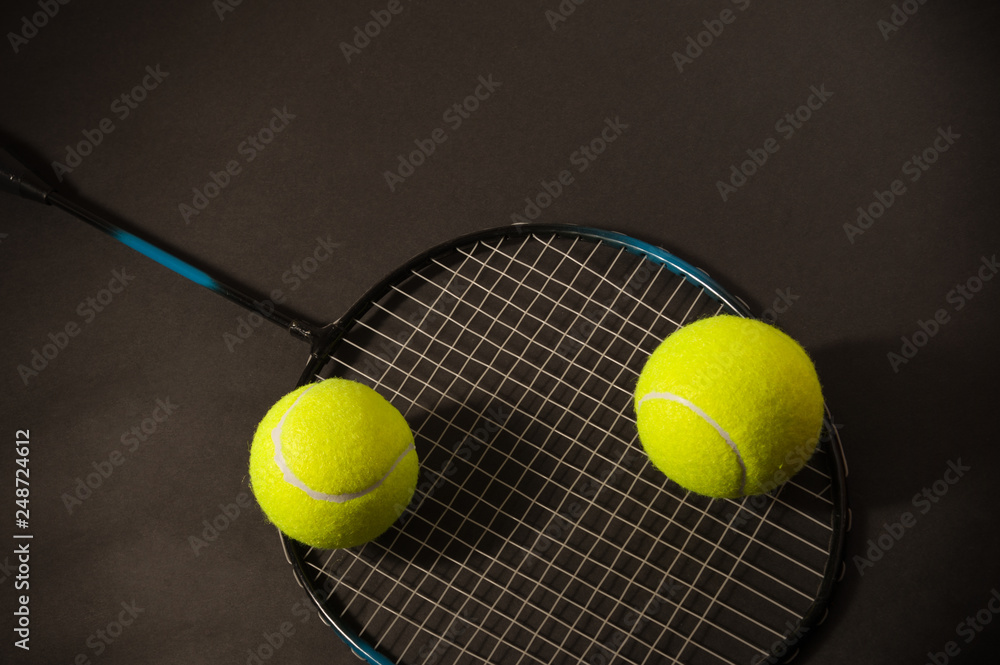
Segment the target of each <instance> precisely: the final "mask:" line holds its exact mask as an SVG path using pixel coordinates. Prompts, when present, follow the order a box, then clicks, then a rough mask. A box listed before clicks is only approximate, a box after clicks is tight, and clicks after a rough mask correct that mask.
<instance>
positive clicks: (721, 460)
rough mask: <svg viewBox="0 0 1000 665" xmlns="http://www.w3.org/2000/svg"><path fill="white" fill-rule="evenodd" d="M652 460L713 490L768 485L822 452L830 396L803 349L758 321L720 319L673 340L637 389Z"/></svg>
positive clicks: (756, 489) (744, 491)
mask: <svg viewBox="0 0 1000 665" xmlns="http://www.w3.org/2000/svg"><path fill="white" fill-rule="evenodd" d="M635 411H636V418H637V420H636V426H637V429H638V431H639V439H640V441H641V442H642V446H643V448H644V449H645V450H646V453H647V454H648V455H649V458H650V460H651V461H652V462H653V464H654V465H655V466H656V467H657V468H659V469H660V470H661V471H662V472H663V473H664V474H666V475H667V477H668V478H670V479H671V480H673V481H675V482H676V483H677V484H678V485H680V486H681V487H683V488H685V489H688V490H690V491H692V492H695V493H697V494H703V495H705V496H710V497H716V498H720V497H726V498H737V497H741V496H749V495H754V494H764V493H767V492H770V491H771V490H773V489H774V488H776V487H777V486H778V485H780V484H782V483H783V482H785V481H787V480H788V479H789V478H791V477H792V476H794V475H795V474H796V473H797V472H798V471H799V470H800V469H801V468H802V467H803V466H805V464H806V462H808V461H809V458H810V457H811V456H812V454H813V452H814V450H815V449H816V444H817V443H818V441H819V435H820V430H821V428H822V426H823V413H824V406H823V395H822V392H821V389H820V384H819V378H818V377H817V376H816V368H815V367H814V366H813V363H812V361H811V360H810V359H809V356H808V355H807V354H806V352H805V350H804V349H803V348H802V347H801V346H799V344H798V343H797V342H796V341H795V340H793V339H792V338H791V337H789V336H788V335H786V334H785V333H783V332H781V331H780V330H778V329H777V328H774V327H772V326H769V325H768V324H766V323H763V322H761V321H756V320H754V319H744V318H741V317H738V316H728V315H721V316H714V317H710V318H706V319H701V320H699V321H696V322H694V323H692V324H689V325H687V326H684V327H682V328H680V329H679V330H677V331H676V332H674V333H673V334H671V335H670V336H669V337H667V338H666V339H665V340H664V341H663V343H661V344H660V346H659V347H658V348H657V349H656V350H655V351H654V352H653V354H652V355H651V356H650V357H649V359H648V360H647V361H646V364H645V366H644V367H643V369H642V373H641V374H640V376H639V381H638V383H637V384H636V389H635Z"/></svg>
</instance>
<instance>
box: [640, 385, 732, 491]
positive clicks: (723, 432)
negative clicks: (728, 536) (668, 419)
mask: <svg viewBox="0 0 1000 665" xmlns="http://www.w3.org/2000/svg"><path fill="white" fill-rule="evenodd" d="M649 399H666V400H670V401H671V402H677V403H678V404H681V405H683V406H686V407H687V408H688V409H690V410H691V411H693V412H694V413H695V414H697V415H698V416H699V417H700V418H701V419H702V420H704V421H705V422H706V423H708V424H709V425H711V426H712V427H713V428H714V429H715V431H716V432H718V433H719V436H721V437H722V438H723V439H724V440H725V441H726V443H727V444H729V447H730V448H732V450H733V453H734V454H735V455H736V461H737V462H739V463H740V473H741V476H740V496H744V491H745V490H746V485H747V466H746V464H744V462H743V455H740V449H739V447H738V446H737V445H736V442H735V441H733V439H732V437H731V436H729V433H728V432H727V431H726V430H724V429H722V426H721V425H720V424H719V423H717V422H715V420H714V419H713V418H712V416H710V415H708V414H707V413H705V412H704V411H702V410H701V408H700V407H699V406H698V405H697V404H695V403H694V402H692V401H691V400H689V399H685V398H683V397H681V396H680V395H675V394H673V393H657V392H654V393H646V394H645V395H643V397H642V399H640V400H639V406H638V407H636V411H637V412H638V410H639V409H641V408H642V405H643V404H644V403H645V402H646V400H649Z"/></svg>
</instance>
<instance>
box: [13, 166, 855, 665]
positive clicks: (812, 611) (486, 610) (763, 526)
mask: <svg viewBox="0 0 1000 665" xmlns="http://www.w3.org/2000/svg"><path fill="white" fill-rule="evenodd" d="M12 164H13V166H9V167H8V168H6V169H5V174H4V176H3V178H2V179H0V185H3V187H4V188H5V189H8V190H10V191H13V192H15V193H18V194H20V195H22V196H26V197H27V198H31V199H33V200H36V201H40V202H44V203H48V204H51V205H55V206H57V207H60V208H62V209H64V210H66V211H68V212H70V213H72V214H74V215H75V216H77V217H79V218H81V219H83V220H84V221H87V222H88V223H90V224H92V225H94V226H96V227H98V228H100V229H101V230H104V231H105V232H108V233H111V234H112V235H113V236H115V237H116V238H118V239H119V240H122V241H123V242H125V243H126V244H128V245H130V246H132V247H133V248H135V249H137V250H138V251H140V252H142V253H143V254H146V255H147V256H149V257H150V258H152V259H154V260H156V261H158V262H160V263H161V264H163V265H165V266H167V267H169V268H171V269H173V270H175V271H176V272H178V273H180V274H182V275H184V276H185V277H188V278H189V279H192V280H194V281H196V282H198V283H199V284H202V285H204V286H206V287H208V288H210V289H212V290H214V291H216V292H218V293H220V294H221V295H223V296H225V297H227V298H229V299H230V300H232V301H234V302H237V303H238V304H240V305H242V306H244V307H247V308H248V309H251V310H254V311H257V312H258V313H259V314H261V315H262V316H264V317H265V318H267V319H268V320H271V321H272V322H274V323H276V324H278V325H281V326H283V327H284V328H286V329H288V330H290V331H291V332H293V333H294V334H295V335H296V336H298V337H301V338H303V339H305V340H307V341H308V342H309V343H310V344H311V352H310V356H309V359H308V361H307V365H306V368H305V371H304V372H303V374H302V376H301V378H300V381H299V385H305V384H307V383H311V382H314V381H317V380H321V379H324V378H327V377H333V376H338V377H343V378H348V379H353V380H357V381H361V382H363V383H366V384H368V385H370V386H372V387H373V388H375V389H376V390H378V391H379V392H380V393H381V394H382V395H383V396H384V397H386V398H387V399H388V400H389V401H390V402H392V404H393V405H394V406H396V408H398V409H399V410H400V411H401V412H402V413H403V414H404V416H406V418H407V421H408V422H409V424H410V426H411V428H412V429H413V432H414V436H415V439H416V447H417V452H418V454H419V456H420V460H421V473H420V479H419V483H418V487H417V491H416V493H415V495H414V498H413V501H412V502H411V504H410V506H409V507H408V508H407V510H406V511H405V512H403V513H402V514H400V516H399V519H398V520H397V521H396V522H395V524H394V525H393V526H392V527H391V528H390V529H389V530H388V531H387V532H386V533H385V534H383V535H382V536H381V537H379V538H378V539H376V540H375V541H373V542H371V543H368V544H366V545H364V546H361V547H358V548H354V549H350V550H318V549H313V548H309V547H307V546H305V545H302V544H300V543H298V542H296V541H294V540H291V539H289V538H287V537H284V536H282V537H281V542H282V545H283V548H284V551H285V555H286V558H287V559H288V562H289V563H290V565H291V566H292V568H293V571H294V575H295V579H296V580H297V582H298V583H299V584H300V585H301V586H302V587H303V588H304V589H305V590H306V591H307V592H308V594H309V596H310V597H311V598H312V600H313V602H314V603H315V604H316V608H317V610H318V612H319V616H320V617H321V619H322V620H323V621H324V622H325V623H326V624H328V625H330V626H331V627H333V628H334V630H335V631H336V632H337V633H338V634H339V635H340V637H341V638H342V639H343V640H344V641H345V642H346V643H347V644H348V645H349V646H350V647H351V648H352V649H353V650H354V652H355V653H356V654H358V655H359V656H360V657H362V658H363V659H365V660H367V661H368V662H369V663H373V664H376V665H387V664H401V665H402V664H406V665H411V664H412V665H418V664H428V665H431V664H438V663H442V664H453V663H463V664H464V663H470V664H471V663H504V664H506V663H587V664H594V665H601V664H606V663H613V662H614V663H633V664H636V665H639V664H644V663H663V662H667V663H691V664H695V665H697V664H701V663H705V664H713V663H715V664H717V663H724V664H729V665H752V664H755V663H763V662H783V661H785V660H787V659H789V658H790V657H792V656H794V655H795V654H796V653H797V652H798V650H799V646H800V644H801V642H802V640H803V639H804V638H806V637H808V636H809V635H810V634H811V633H812V632H814V628H815V627H816V626H817V625H818V624H820V623H821V622H822V621H823V619H824V618H825V616H826V612H827V606H828V602H829V599H830V595H831V592H832V590H833V587H834V585H835V582H836V580H837V579H838V578H839V576H840V575H842V574H843V571H844V563H843V560H842V551H843V543H844V537H845V533H846V530H847V525H848V522H849V513H848V509H847V502H846V488H845V479H846V475H847V468H846V462H845V460H844V457H843V452H842V449H841V445H840V440H839V437H838V434H837V432H836V429H835V428H834V427H833V426H832V424H831V423H832V419H831V418H830V417H829V414H827V418H826V421H825V423H824V428H823V432H822V436H821V439H820V443H819V446H818V449H817V452H816V453H815V455H814V456H813V458H812V459H811V460H810V462H809V463H808V465H807V466H806V467H805V468H804V469H803V470H802V471H801V472H800V473H799V474H798V475H796V476H795V478H793V479H792V480H791V481H789V482H788V483H786V484H784V485H782V486H781V487H780V488H778V489H777V490H776V491H774V492H773V493H772V494H770V495H766V496H760V497H751V498H746V499H743V500H726V499H720V500H711V499H707V498H704V497H701V496H698V495H694V494H691V493H688V492H687V491H685V490H683V489H681V488H680V487H679V486H677V485H676V484H674V483H673V482H671V481H669V480H668V479H667V478H665V477H664V476H663V475H662V474H661V473H660V472H659V471H658V470H656V469H655V468H654V467H653V466H652V465H651V464H650V463H649V462H648V460H647V458H646V456H645V454H644V453H643V452H642V449H641V447H640V445H639V444H638V441H637V435H636V428H635V415H634V412H633V408H632V391H633V388H634V385H635V382H636V379H637V377H638V374H639V372H640V370H641V369H642V365H643V363H644V361H645V359H646V358H647V356H648V355H649V354H650V353H651V352H652V350H653V349H654V348H656V346H657V345H658V344H659V342H660V341H662V339H663V338H664V337H666V336H667V335H668V334H670V333H671V332H673V331H674V330H676V329H677V328H678V327H680V326H682V325H685V324H687V323H690V322H692V321H694V320H696V319H698V318H701V317H705V316H711V315H715V314H721V313H729V314H736V315H740V316H749V311H748V308H747V307H746V306H745V305H744V304H743V303H742V302H740V301H739V300H738V299H736V298H734V297H732V296H731V295H729V294H728V293H727V292H726V291H725V290H724V289H723V288H721V287H720V286H719V285H718V284H716V283H715V282H714V281H713V280H712V279H711V278H710V277H709V276H708V275H706V274H705V273H704V272H702V271H700V270H698V269H697V268H694V267H692V266H690V265H688V264H687V263H685V262H684V261H682V260H680V259H678V258H677V257H675V256H673V255H671V254H669V253H668V252H666V251H664V250H663V249H660V248H659V247H656V246H653V245H651V244H648V243H645V242H642V241H639V240H635V239H633V238H629V237H627V236H624V235H622V234H619V233H613V232H607V231H600V230H595V229H586V228H580V227H571V226H541V225H523V226H512V227H505V228H498V229H493V230H489V231H483V232H480V233H476V234H472V235H469V236H465V237H462V238H458V239H456V240H453V241H451V242H448V243H446V244H444V245H441V246H439V247H436V248H434V249H432V250H430V251H427V252H425V253H424V254H422V255H420V256H418V257H416V258H414V259H412V260H411V261H410V262H408V263H407V264H406V265H404V266H402V267H400V268H399V269H397V270H396V271H394V272H393V273H392V274H390V275H388V276H387V277H386V278H385V279H383V280H382V281H381V282H379V283H378V284H377V285H375V286H374V287H373V288H372V289H371V290H370V291H369V292H368V293H367V294H366V295H365V296H364V297H363V298H362V299H361V300H360V301H358V302H357V303H356V304H355V305H354V306H353V307H352V308H351V309H350V310H349V311H348V312H347V313H346V314H345V315H344V316H343V317H342V318H341V319H340V320H339V321H337V322H334V323H331V324H329V325H326V326H317V325H314V324H310V323H308V322H303V321H299V320H296V319H294V318H293V317H290V316H287V315H285V314H283V313H281V312H280V311H279V310H277V309H276V308H275V309H272V308H268V311H266V312H265V311H262V310H261V308H260V307H259V306H258V305H257V304H256V301H255V300H254V299H253V298H250V297H249V296H247V295H245V294H242V293H240V292H239V291H237V290H236V289H233V288H231V287H229V286H226V285H224V284H223V283H222V282H220V281H219V280H217V279H215V278H213V277H211V276H209V275H208V274H207V273H205V272H203V271H201V270H198V269H196V268H194V267H192V266H190V265H189V264H187V263H184V262H182V261H180V260H178V259H176V258H174V257H172V256H171V255H169V254H167V253H166V252H164V251H163V250H161V249H159V248H157V247H155V246H153V245H151V244H150V243H148V242H146V241H144V240H142V239H140V238H139V237H137V236H135V235H133V234H131V233H127V232H125V231H123V230H121V229H118V228H117V227H115V226H113V225H111V224H110V223H108V222H106V221H105V220H102V219H100V218H99V217H97V216H96V215H94V214H93V213H91V212H89V211H88V210H86V209H85V208H83V207H82V206H80V205H79V204H78V203H74V202H71V201H69V200H68V199H66V198H65V197H63V196H61V195H59V194H57V193H55V192H53V191H51V189H50V188H49V187H48V186H47V185H45V184H44V183H42V182H41V180H40V179H38V178H37V177H35V176H32V175H31V174H30V173H29V172H27V170H26V169H24V168H23V167H21V166H19V165H17V164H16V163H13V162H12Z"/></svg>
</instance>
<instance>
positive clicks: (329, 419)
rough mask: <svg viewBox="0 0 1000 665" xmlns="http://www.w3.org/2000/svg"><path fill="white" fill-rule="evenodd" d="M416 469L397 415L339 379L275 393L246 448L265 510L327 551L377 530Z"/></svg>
mask: <svg viewBox="0 0 1000 665" xmlns="http://www.w3.org/2000/svg"><path fill="white" fill-rule="evenodd" d="M418 472H419V469H418V462H417V453H416V451H415V450H414V448H413V434H412V432H411V431H410V428H409V426H408V425H407V424H406V420H405V419H404V418H403V416H402V414H400V413H399V411H397V410H396V408H395V407H393V406H392V405H391V404H390V403H389V402H388V401H386V400H385V399H384V398H383V397H382V396H381V395H379V394H378V393H377V392H375V391H374V390H372V389H371V388H369V387H368V386H366V385H364V384H361V383H357V382H354V381H348V380H346V379H326V380H325V381H321V382H319V383H314V384H311V385H307V386H302V387H301V388H298V389H296V390H294V391H292V392H291V393H289V394H287V395H285V396H284V397H282V398H281V399H280V400H278V402H277V403H276V404H275V405H274V406H273V407H271V410H270V411H268V412H267V415H266V416H264V419H263V420H262V421H261V423H260V425H259V426H258V427H257V432H256V434H255V435H254V439H253V445H252V446H251V449H250V484H251V487H252V488H253V493H254V496H255V497H256V499H257V503H258V504H260V507H261V509H262V510H263V511H264V514H265V515H267V517H268V519H269V520H270V521H271V522H272V523H273V524H274V525H275V526H277V527H278V528H279V529H281V531H282V532H283V533H285V534H286V535H288V536H290V537H291V538H294V539H295V540H298V541H299V542H302V543H305V544H307V545H311V546H313V547H320V548H326V549H332V548H343V547H354V546H355V545H361V544H363V543H366V542H368V541H369V540H372V539H374V538H377V537H378V536H379V535H381V534H382V533H383V532H384V531H385V530H386V529H388V528H389V527H390V526H391V525H392V523H393V522H394V521H395V520H396V519H397V518H398V517H399V516H400V515H401V514H402V513H403V512H404V511H405V509H406V506H407V505H408V504H409V503H410V499H411V498H412V497H413V491H414V489H415V488H416V485H417V475H418Z"/></svg>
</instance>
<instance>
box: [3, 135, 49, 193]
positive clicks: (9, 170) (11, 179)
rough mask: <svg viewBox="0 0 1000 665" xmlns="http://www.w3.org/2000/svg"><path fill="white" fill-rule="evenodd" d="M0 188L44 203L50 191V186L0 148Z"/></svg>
mask: <svg viewBox="0 0 1000 665" xmlns="http://www.w3.org/2000/svg"><path fill="white" fill-rule="evenodd" d="M0 190H3V191H5V192H7V193H9V194H16V195H17V196H22V197H24V198H26V199H30V200H32V201H37V202H39V203H45V202H46V201H45V197H46V196H48V194H49V192H51V191H52V187H50V186H49V185H48V184H47V183H46V182H45V181H44V180H42V179H41V178H39V177H38V176H37V175H35V174H34V173H33V172H32V171H31V169H29V168H28V167H27V166H25V165H24V164H22V163H21V162H20V161H18V160H17V159H15V158H14V156H13V155H11V154H10V153H9V152H7V151H6V150H4V149H3V148H0Z"/></svg>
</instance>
